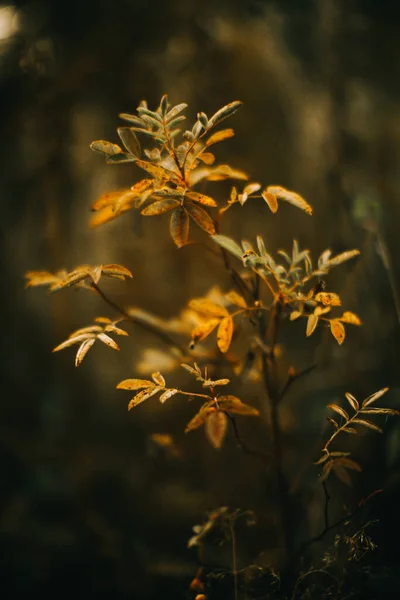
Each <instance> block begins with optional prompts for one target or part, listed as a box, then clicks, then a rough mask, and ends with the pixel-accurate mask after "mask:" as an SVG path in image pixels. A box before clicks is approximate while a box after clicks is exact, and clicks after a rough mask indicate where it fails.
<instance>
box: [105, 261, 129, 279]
mask: <svg viewBox="0 0 400 600" xmlns="http://www.w3.org/2000/svg"><path fill="white" fill-rule="evenodd" d="M101 270H102V273H103V274H104V275H108V276H109V277H122V278H125V277H130V278H132V277H133V275H132V273H131V272H130V270H129V269H127V268H126V267H124V266H122V265H116V264H110V265H103V266H102V269H101Z"/></svg>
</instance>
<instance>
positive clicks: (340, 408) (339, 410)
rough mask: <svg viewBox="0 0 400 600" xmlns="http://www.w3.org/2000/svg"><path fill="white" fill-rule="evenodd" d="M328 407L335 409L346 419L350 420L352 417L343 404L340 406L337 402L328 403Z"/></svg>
mask: <svg viewBox="0 0 400 600" xmlns="http://www.w3.org/2000/svg"><path fill="white" fill-rule="evenodd" d="M328 408H331V409H332V410H334V411H335V412H336V413H337V414H338V415H340V416H341V417H343V418H344V419H345V420H346V421H348V420H349V419H350V417H349V414H348V412H347V411H346V410H344V408H342V407H341V406H338V405H337V404H328Z"/></svg>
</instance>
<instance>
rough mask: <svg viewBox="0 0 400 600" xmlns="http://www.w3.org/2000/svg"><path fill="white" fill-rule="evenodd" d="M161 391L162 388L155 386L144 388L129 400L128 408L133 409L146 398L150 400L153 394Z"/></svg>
mask: <svg viewBox="0 0 400 600" xmlns="http://www.w3.org/2000/svg"><path fill="white" fill-rule="evenodd" d="M159 391H161V388H159V387H154V386H153V387H152V388H148V389H146V390H142V391H141V392H139V393H138V394H136V396H134V397H133V398H132V399H131V400H130V401H129V404H128V410H131V409H132V408H133V407H134V406H137V405H138V404H141V403H142V402H144V401H145V400H148V399H149V398H151V396H154V394H157V392H159Z"/></svg>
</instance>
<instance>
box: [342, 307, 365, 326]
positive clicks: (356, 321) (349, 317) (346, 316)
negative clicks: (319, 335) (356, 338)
mask: <svg viewBox="0 0 400 600" xmlns="http://www.w3.org/2000/svg"><path fill="white" fill-rule="evenodd" d="M339 319H340V321H342V323H350V325H361V320H360V318H359V317H358V316H357V315H356V314H354V313H352V312H350V311H349V310H346V312H344V313H343V314H342V316H341V317H340V318H339Z"/></svg>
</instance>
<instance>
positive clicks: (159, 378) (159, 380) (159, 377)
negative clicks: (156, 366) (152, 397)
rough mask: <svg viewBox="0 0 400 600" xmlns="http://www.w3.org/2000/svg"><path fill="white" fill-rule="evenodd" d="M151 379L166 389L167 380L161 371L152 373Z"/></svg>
mask: <svg viewBox="0 0 400 600" xmlns="http://www.w3.org/2000/svg"><path fill="white" fill-rule="evenodd" d="M151 378H152V380H153V381H154V383H156V384H157V385H160V386H161V387H165V379H164V377H163V376H162V375H161V373H160V372H159V371H156V372H155V373H152V374H151Z"/></svg>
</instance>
